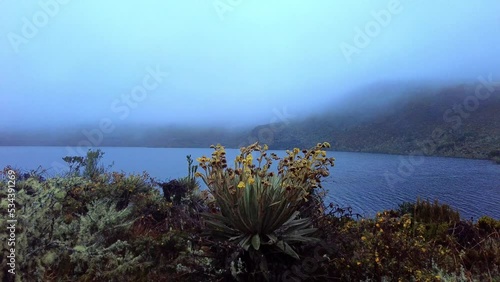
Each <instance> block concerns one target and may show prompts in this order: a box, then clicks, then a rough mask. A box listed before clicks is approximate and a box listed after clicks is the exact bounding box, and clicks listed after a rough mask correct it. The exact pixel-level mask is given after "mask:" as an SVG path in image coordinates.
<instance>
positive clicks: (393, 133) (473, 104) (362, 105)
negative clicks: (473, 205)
mask: <svg viewBox="0 0 500 282" xmlns="http://www.w3.org/2000/svg"><path fill="white" fill-rule="evenodd" d="M478 88H479V90H480V91H479V92H477V91H476V89H478ZM343 98H344V99H343V100H337V101H335V102H331V101H330V102H329V101H318V104H322V105H330V106H329V107H328V108H327V110H324V108H323V109H321V110H317V112H316V113H315V114H314V115H307V117H306V114H304V117H303V119H301V120H292V121H289V122H287V123H272V124H264V125H259V126H256V127H253V128H252V127H248V128H239V129H237V130H235V129H224V128H220V127H216V126H213V127H194V126H192V127H185V126H180V125H176V126H174V125H171V126H153V125H143V124H135V125H134V124H126V125H125V124H122V125H116V128H115V129H113V130H111V132H106V133H104V132H102V131H100V130H99V128H98V124H99V123H89V124H84V125H78V126H74V127H71V128H57V129H38V130H27V129H22V128H20V129H18V131H16V132H11V131H6V130H4V131H2V130H1V129H0V136H1V138H0V146H88V145H89V144H91V145H94V146H101V147H103V146H130V147H132V146H137V147H191V148H193V147H204V148H206V147H209V146H210V145H211V144H217V143H220V144H223V145H225V146H226V147H228V148H239V147H241V146H245V145H248V144H250V143H253V142H255V141H259V142H261V143H266V144H268V145H269V147H270V148H271V149H290V148H294V147H301V148H304V147H311V146H313V145H314V144H316V143H318V142H323V141H328V142H330V144H331V145H332V149H333V150H338V151H353V152H373V153H389V154H419V155H420V154H423V155H436V156H450V157H465V158H480V159H487V158H495V159H497V160H498V161H500V86H491V85H490V84H488V83H486V84H482V83H477V84H460V85H452V86H447V87H442V86H441V87H440V86H438V85H437V84H429V83H427V84H426V83H414V82H413V83H412V82H404V83H402V82H395V83H374V84H371V85H367V86H365V87H363V88H360V89H358V90H356V91H353V92H352V93H349V95H345V96H343Z"/></svg>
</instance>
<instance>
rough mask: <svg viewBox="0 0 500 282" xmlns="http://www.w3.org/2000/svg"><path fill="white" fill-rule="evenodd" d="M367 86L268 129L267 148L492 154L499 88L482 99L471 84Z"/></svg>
mask: <svg viewBox="0 0 500 282" xmlns="http://www.w3.org/2000/svg"><path fill="white" fill-rule="evenodd" d="M371 90H372V91H366V90H365V91H363V92H362V93H361V94H360V93H358V94H355V95H353V97H351V99H350V100H349V101H346V102H344V103H343V104H342V105H341V106H338V107H336V108H332V109H331V111H329V112H327V113H322V114H317V115H316V116H314V117H310V118H307V119H304V120H300V121H295V122H293V123H290V124H289V125H288V126H284V127H283V128H282V129H281V130H279V131H276V132H274V133H273V137H274V139H273V142H272V144H271V148H274V149H284V148H290V147H304V146H306V147H307V146H311V145H313V144H315V143H316V142H318V140H327V141H329V142H330V143H331V144H332V148H333V149H334V150H339V151H355V152H376V153H390V154H412V153H413V154H425V155H437V156H453V157H465V158H492V157H493V155H495V156H498V152H499V151H498V150H499V149H500V88H497V89H496V90H495V91H492V92H486V91H484V92H480V93H482V95H483V96H480V98H485V97H486V96H489V97H487V98H485V99H479V98H477V97H476V96H475V86H474V85H459V86H454V87H447V88H441V89H432V88H427V89H424V88H420V89H418V90H411V91H410V90H406V91H407V93H403V94H404V95H395V94H394V93H395V92H400V91H402V89H401V88H400V87H399V86H395V85H384V86H380V87H379V88H377V89H371ZM483 90H485V89H483ZM384 93H388V94H387V95H385V94H384ZM480 95H481V94H480ZM403 97H404V98H403ZM266 128H271V125H261V126H258V127H256V128H254V129H253V131H252V132H251V134H250V136H253V137H254V138H255V137H256V136H259V132H263V131H264V130H263V129H266ZM273 128H277V126H274V127H273ZM495 152H496V153H495Z"/></svg>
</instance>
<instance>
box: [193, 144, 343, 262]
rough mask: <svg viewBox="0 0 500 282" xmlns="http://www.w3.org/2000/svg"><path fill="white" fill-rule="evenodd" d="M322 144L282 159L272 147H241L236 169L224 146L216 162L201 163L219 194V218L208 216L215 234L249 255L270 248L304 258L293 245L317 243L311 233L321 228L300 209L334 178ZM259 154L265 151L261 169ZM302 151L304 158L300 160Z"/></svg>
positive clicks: (203, 160) (212, 189)
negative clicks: (329, 177) (325, 178)
mask: <svg viewBox="0 0 500 282" xmlns="http://www.w3.org/2000/svg"><path fill="white" fill-rule="evenodd" d="M327 147H329V144H328V143H326V142H325V143H323V144H321V143H319V144H318V145H317V146H315V147H314V148H312V149H310V150H303V151H300V150H299V149H298V148H295V149H294V150H293V151H287V153H288V156H287V157H285V158H283V159H280V158H279V157H278V156H277V155H275V154H271V155H270V156H268V155H267V152H266V151H267V146H266V145H264V147H261V146H260V145H259V144H258V143H254V144H252V145H250V146H248V147H246V148H241V150H240V151H241V153H240V154H239V155H238V156H237V157H236V160H235V162H234V164H235V165H234V168H229V167H228V165H227V160H226V157H225V155H226V153H225V150H224V147H222V146H221V145H217V146H213V148H214V149H215V150H214V152H213V153H212V157H211V158H207V157H205V156H203V157H201V158H199V159H198V161H199V163H200V164H199V167H200V168H202V169H203V170H204V171H205V174H202V173H197V174H196V175H197V176H198V177H201V178H202V179H203V181H204V182H205V184H206V185H207V186H208V188H209V190H210V192H211V193H212V194H213V196H214V198H215V201H216V205H217V207H218V209H219V210H220V212H219V213H211V214H204V216H205V218H206V219H207V221H206V223H207V226H208V227H209V228H210V229H211V231H212V232H213V234H214V235H215V236H218V237H222V238H226V239H228V240H230V241H233V242H237V243H238V244H239V245H240V246H241V247H242V248H243V249H245V250H253V251H259V250H261V248H262V246H270V247H272V248H274V249H277V250H279V251H281V252H283V253H285V254H288V255H290V256H292V257H294V258H296V259H298V258H299V255H298V254H297V253H296V252H295V250H294V249H293V248H292V247H291V244H292V243H311V242H315V241H317V239H316V238H314V237H312V236H311V234H312V233H314V232H315V231H316V228H313V227H312V226H311V220H310V219H309V218H300V217H299V211H298V210H299V209H300V207H301V206H302V205H303V204H304V203H305V202H306V201H307V197H308V195H309V194H310V193H311V192H312V190H313V189H315V188H317V187H319V186H320V179H321V177H322V176H326V175H328V165H331V166H333V161H334V159H333V158H326V152H325V151H323V150H322V149H323V148H327ZM253 152H259V153H260V156H259V157H258V158H257V164H254V163H253V155H252V153H253ZM300 152H302V153H303V154H302V155H300ZM273 161H279V163H278V169H277V172H274V171H271V170H270V168H271V165H272V162H273Z"/></svg>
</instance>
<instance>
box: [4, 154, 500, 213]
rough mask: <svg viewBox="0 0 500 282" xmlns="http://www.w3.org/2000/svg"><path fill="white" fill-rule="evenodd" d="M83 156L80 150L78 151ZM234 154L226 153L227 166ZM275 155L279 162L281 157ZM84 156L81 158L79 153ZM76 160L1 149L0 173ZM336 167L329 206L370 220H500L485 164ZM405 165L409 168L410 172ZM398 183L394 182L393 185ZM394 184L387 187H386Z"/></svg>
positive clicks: (159, 165)
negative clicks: (406, 206)
mask: <svg viewBox="0 0 500 282" xmlns="http://www.w3.org/2000/svg"><path fill="white" fill-rule="evenodd" d="M79 150H81V149H79ZM101 150H103V151H104V152H105V154H104V158H103V163H104V164H105V165H110V164H111V163H113V162H114V164H113V166H112V168H111V169H112V170H115V171H124V172H126V173H141V172H142V171H147V172H148V173H149V174H150V175H151V176H153V177H156V178H158V179H159V180H169V179H174V178H178V177H182V176H186V173H187V162H186V155H192V157H193V158H197V157H201V156H202V155H207V156H209V155H210V154H211V152H212V149H210V148H207V149H205V148H190V149H186V148H123V147H120V148H116V147H114V148H110V147H109V148H108V147H106V148H101ZM238 152H239V151H238V150H234V149H228V150H227V157H228V161H229V164H231V163H232V162H231V160H233V159H234V157H235V156H236V154H237V153H238ZM270 152H275V153H277V154H278V155H280V156H283V155H284V154H285V152H284V151H270ZM80 153H82V152H80ZM68 155H69V156H74V155H78V151H76V148H69V147H0V156H1V158H0V167H2V168H3V167H5V166H6V165H11V166H12V167H14V168H20V169H22V170H32V169H33V170H34V169H36V168H37V167H38V166H42V167H43V168H45V169H47V174H49V175H55V174H57V173H60V172H61V171H62V169H64V165H65V163H64V162H63V161H62V157H64V156H68ZM328 156H329V157H330V156H331V157H335V159H336V162H335V167H333V168H331V170H330V172H331V174H330V176H329V177H327V178H326V179H324V182H323V186H324V188H325V189H327V190H328V202H333V203H336V204H340V205H341V206H351V207H352V208H353V210H354V212H357V213H360V214H362V215H365V216H372V215H374V214H375V212H377V211H381V210H383V209H389V208H396V207H397V205H398V204H399V203H401V202H403V201H414V200H415V199H416V198H417V197H420V198H422V199H431V200H434V199H438V200H439V201H440V202H443V203H447V204H450V205H451V206H453V207H454V208H456V209H458V210H459V211H460V215H461V216H462V218H465V219H469V218H471V217H473V218H474V219H477V218H478V217H479V216H482V215H488V216H491V217H494V218H496V219H500V208H499V206H500V205H499V203H500V165H497V164H494V163H493V162H491V161H486V160H470V159H458V158H441V157H419V158H418V160H413V159H409V158H408V157H407V156H398V155H384V154H368V153H351V152H334V151H329V152H328ZM408 164H410V165H409V166H408ZM394 179H396V181H395V180H394ZM391 182H392V183H393V185H392V186H391V185H390V183H391Z"/></svg>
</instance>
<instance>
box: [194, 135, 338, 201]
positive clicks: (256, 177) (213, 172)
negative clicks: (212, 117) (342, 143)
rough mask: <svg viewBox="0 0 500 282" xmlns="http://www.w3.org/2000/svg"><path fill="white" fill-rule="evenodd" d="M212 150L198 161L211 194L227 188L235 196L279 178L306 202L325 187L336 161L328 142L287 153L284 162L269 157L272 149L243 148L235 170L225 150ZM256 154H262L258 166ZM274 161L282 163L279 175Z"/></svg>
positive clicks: (258, 146) (217, 146) (221, 148)
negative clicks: (323, 182)
mask: <svg viewBox="0 0 500 282" xmlns="http://www.w3.org/2000/svg"><path fill="white" fill-rule="evenodd" d="M211 147H212V148H213V149H214V152H213V153H212V156H211V158H208V157H206V156H202V157H200V158H198V159H197V161H198V162H199V166H200V168H201V169H203V170H204V171H205V174H202V173H196V176H197V177H201V178H202V179H203V181H204V182H205V183H206V184H207V186H208V187H209V188H210V190H211V191H214V190H215V189H227V190H228V191H229V192H230V193H233V194H235V193H239V192H238V190H239V189H236V188H240V189H244V188H245V187H247V185H256V184H258V185H263V186H264V187H268V186H270V185H273V183H275V179H276V177H277V178H278V179H279V185H280V187H282V188H283V189H286V190H287V191H292V192H291V194H292V195H295V196H297V195H300V198H303V199H305V198H306V197H307V195H308V194H309V193H310V191H311V189H314V188H317V187H321V184H320V179H321V177H325V176H328V175H329V172H328V166H333V165H334V161H335V159H333V158H327V157H326V151H325V150H324V149H325V148H329V147H330V144H329V143H328V142H324V143H318V144H317V145H316V146H315V147H313V148H311V149H309V150H300V149H299V148H294V149H293V150H292V151H287V156H285V157H284V158H283V159H281V158H279V157H278V156H277V155H276V154H274V153H271V154H268V153H267V150H268V146H267V145H263V146H261V145H259V144H258V143H257V142H256V143H254V144H251V145H250V146H248V147H243V148H241V149H240V154H239V155H238V156H236V158H235V160H234V168H230V167H228V165H227V160H226V152H225V149H224V147H223V146H221V145H216V146H211ZM254 153H257V154H259V155H258V157H257V158H256V159H255V161H256V163H254V155H253V154H254ZM301 153H302V154H301ZM273 161H279V163H278V166H277V173H276V172H273V171H271V170H270V168H271V165H272V163H273Z"/></svg>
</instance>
